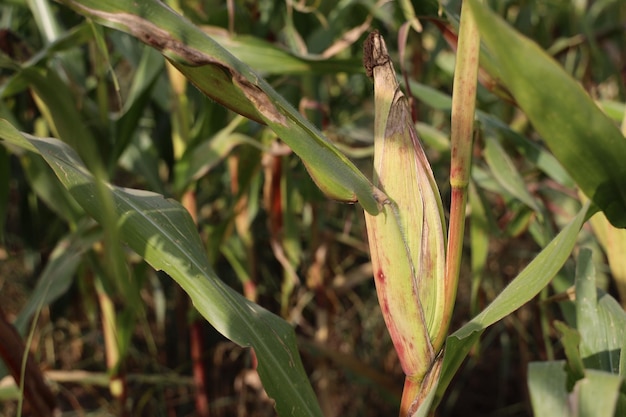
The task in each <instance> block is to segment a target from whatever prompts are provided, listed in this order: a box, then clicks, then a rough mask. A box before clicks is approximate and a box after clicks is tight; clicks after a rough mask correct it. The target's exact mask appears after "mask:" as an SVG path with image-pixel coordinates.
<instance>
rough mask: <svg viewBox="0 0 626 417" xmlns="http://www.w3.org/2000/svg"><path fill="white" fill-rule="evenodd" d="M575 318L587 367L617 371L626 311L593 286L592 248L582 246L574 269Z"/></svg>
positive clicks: (625, 341)
mask: <svg viewBox="0 0 626 417" xmlns="http://www.w3.org/2000/svg"><path fill="white" fill-rule="evenodd" d="M576 322H577V327H578V331H579V332H580V336H581V345H580V353H581V356H582V357H583V361H584V362H585V366H586V367H587V368H593V369H598V370H602V371H607V372H611V373H614V374H618V373H619V372H620V359H623V351H622V349H623V348H624V346H625V345H626V312H624V310H623V309H622V308H621V307H620V305H619V304H618V303H617V301H615V299H614V298H613V297H611V296H609V295H608V294H606V293H604V292H603V291H601V290H599V289H597V288H596V278H595V268H594V266H593V262H592V260H591V251H590V250H588V249H586V250H582V251H581V252H580V255H579V261H578V267H577V269H576Z"/></svg>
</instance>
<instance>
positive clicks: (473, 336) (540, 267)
mask: <svg viewBox="0 0 626 417" xmlns="http://www.w3.org/2000/svg"><path fill="white" fill-rule="evenodd" d="M589 211H590V208H589V203H587V204H586V205H585V206H584V207H583V208H582V209H581V210H580V212H579V213H578V214H577V215H576V217H574V218H573V219H572V221H571V222H570V223H569V224H568V225H567V226H566V227H565V228H564V229H563V230H562V231H561V232H560V233H559V234H558V235H557V236H556V237H555V238H554V239H553V240H552V241H551V242H550V244H548V246H546V247H545V248H544V249H543V250H542V251H541V252H540V253H539V254H538V255H537V256H536V257H535V259H533V261H532V262H531V263H530V264H528V266H526V268H524V270H523V271H522V272H520V274H519V275H518V276H517V277H515V279H513V281H511V283H510V284H509V285H508V286H507V287H506V288H505V289H504V290H502V292H501V293H500V294H499V295H498V297H496V299H495V300H493V302H492V303H491V304H489V305H488V306H487V307H486V308H485V309H484V310H483V311H482V312H481V313H480V314H478V315H477V316H476V317H474V318H473V319H472V320H471V321H469V322H468V323H467V324H465V325H464V326H463V327H461V328H460V329H458V330H457V331H456V332H454V333H453V334H451V335H450V336H448V339H447V341H446V353H445V357H444V363H443V370H442V372H441V379H440V381H439V386H438V389H437V393H438V398H440V396H441V395H442V394H443V391H444V390H445V389H446V387H447V386H448V384H449V383H450V381H451V380H452V377H453V376H454V374H455V373H456V371H457V370H458V368H459V366H461V363H462V362H463V360H464V359H465V356H466V355H467V354H468V353H469V351H470V349H471V348H472V346H473V345H474V343H475V342H476V341H477V340H478V339H479V338H480V335H481V334H482V332H483V331H484V330H485V329H486V328H487V327H489V326H491V325H492V324H494V323H496V322H497V321H499V320H501V319H502V318H504V317H506V316H507V315H509V314H511V313H512V312H513V311H515V310H517V309H518V308H520V307H521V306H522V305H524V304H525V303H527V302H528V301H530V300H531V299H532V298H533V297H534V296H536V295H537V294H538V293H539V292H540V291H541V290H542V289H543V288H544V287H545V286H546V285H548V283H549V282H550V280H551V279H552V278H553V277H554V276H555V275H556V273H557V272H559V270H560V269H561V267H562V266H563V264H564V263H565V261H566V260H567V259H568V258H569V256H570V254H571V252H572V249H573V248H574V245H575V244H576V237H577V235H578V232H579V231H580V228H581V227H582V225H583V223H584V221H585V220H586V219H587V215H588V214H589Z"/></svg>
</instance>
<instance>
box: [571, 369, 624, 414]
mask: <svg viewBox="0 0 626 417" xmlns="http://www.w3.org/2000/svg"><path fill="white" fill-rule="evenodd" d="M621 384H622V378H620V377H619V376H617V375H613V374H610V373H608V372H602V371H596V370H593V369H588V370H587V371H586V373H585V378H584V379H581V380H580V381H578V384H577V387H576V388H577V389H578V393H577V395H575V399H577V400H578V401H577V402H578V407H577V408H578V413H577V414H576V416H577V417H578V416H580V417H605V416H613V415H615V409H616V406H617V399H618V395H619V388H620V385H621ZM574 392H576V391H574Z"/></svg>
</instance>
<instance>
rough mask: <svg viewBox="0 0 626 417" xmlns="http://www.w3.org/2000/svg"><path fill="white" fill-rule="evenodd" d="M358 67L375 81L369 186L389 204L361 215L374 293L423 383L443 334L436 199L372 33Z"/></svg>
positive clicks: (407, 366)
mask: <svg viewBox="0 0 626 417" xmlns="http://www.w3.org/2000/svg"><path fill="white" fill-rule="evenodd" d="M364 63H365V67H366V70H367V72H368V75H370V76H372V77H373V79H374V94H375V106H376V110H375V112H376V115H375V132H374V140H375V143H374V185H375V186H377V187H379V188H380V189H382V190H383V191H384V193H385V194H386V195H387V196H388V197H389V201H387V202H386V204H385V205H384V207H383V211H382V212H381V213H380V214H378V215H376V216H371V215H369V214H367V213H365V220H366V224H367V232H368V237H369V245H370V252H371V257H372V264H373V267H374V279H375V282H376V291H377V293H378V298H379V303H380V306H381V309H382V312H383V316H384V318H385V323H386V325H387V328H388V329H389V333H390V335H391V338H392V340H393V343H394V347H395V348H396V350H397V352H398V356H399V358H400V362H401V364H402V368H403V370H404V372H405V374H406V375H407V377H409V378H411V379H412V380H413V381H421V380H422V379H423V378H424V377H425V376H426V374H427V373H428V372H429V370H430V369H431V368H432V366H433V365H434V363H435V358H436V356H437V354H438V353H439V351H440V350H441V347H442V346H433V345H432V340H433V339H434V337H435V335H436V334H437V333H438V330H439V329H440V327H441V326H442V325H443V326H446V327H447V323H442V322H443V321H444V318H443V315H444V308H443V304H444V302H445V300H444V281H445V280H444V275H445V247H446V242H445V223H444V217H443V210H442V204H441V197H440V195H439V190H438V189H437V185H436V183H435V180H434V177H433V173H432V170H431V168H430V165H429V163H428V161H427V159H426V155H425V154H424V150H423V149H422V147H421V145H420V142H419V139H418V137H417V133H416V131H415V127H414V125H413V122H412V120H411V113H410V110H409V105H408V100H407V98H406V97H405V96H404V94H403V93H402V91H400V88H399V85H398V81H397V79H396V75H395V71H394V69H393V65H392V64H391V61H390V59H389V55H388V54H387V48H386V46H385V43H384V41H383V39H382V37H381V36H380V35H379V34H378V33H377V32H374V33H372V34H371V35H370V36H369V38H368V39H367V41H366V44H365V48H364Z"/></svg>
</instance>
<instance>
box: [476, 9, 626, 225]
mask: <svg viewBox="0 0 626 417" xmlns="http://www.w3.org/2000/svg"><path fill="white" fill-rule="evenodd" d="M467 5H468V7H471V9H472V12H473V14H474V16H475V19H476V21H477V23H478V27H479V30H480V35H481V38H482V39H483V41H484V43H485V45H486V46H487V48H488V52H489V54H490V56H491V58H492V59H493V61H494V62H495V64H496V65H497V68H498V70H499V74H498V75H499V76H500V78H501V80H502V82H503V83H504V85H505V86H506V88H507V89H508V90H509V91H510V92H511V94H512V95H513V97H514V98H515V100H516V102H517V103H518V104H519V106H520V107H521V108H522V109H523V110H524V112H525V113H526V114H527V115H528V117H529V119H530V120H531V122H532V123H533V125H534V126H535V128H536V129H537V131H538V132H539V133H540V134H541V136H542V138H543V140H545V142H546V143H547V144H548V147H549V148H550V150H551V151H552V152H553V153H554V155H555V156H556V157H557V159H558V160H559V161H560V162H561V164H563V167H564V168H565V169H566V170H567V171H568V173H569V174H570V175H571V176H572V178H573V179H574V180H575V181H576V183H577V184H578V185H579V187H580V188H581V190H582V191H583V192H584V193H585V194H586V195H587V196H588V197H590V198H591V199H592V200H593V202H594V203H595V204H596V205H598V206H599V207H600V208H601V209H602V210H603V211H604V212H605V214H606V216H607V218H608V219H609V221H610V222H611V223H612V224H613V225H614V226H616V227H626V186H624V178H626V164H624V161H625V160H626V140H624V137H623V136H622V134H621V133H620V131H619V129H618V128H617V126H616V125H615V124H614V123H613V122H612V121H611V120H610V119H609V118H608V117H607V116H606V114H604V113H603V112H602V111H601V110H600V109H599V108H598V106H597V105H596V104H595V103H594V102H593V100H591V98H590V97H589V96H588V94H587V93H586V92H585V91H584V90H583V88H582V87H581V86H580V84H579V83H578V82H576V81H575V80H573V79H572V78H571V77H570V76H569V75H568V74H567V73H566V72H565V71H564V70H563V69H562V68H561V66H560V65H558V64H557V63H556V62H555V61H554V60H553V59H552V58H551V57H549V56H548V55H547V54H546V53H545V52H544V51H543V50H542V49H541V48H540V47H539V46H538V45H537V44H535V43H534V42H532V41H530V40H529V39H527V38H525V37H523V36H521V35H520V34H518V33H516V32H515V31H514V30H513V29H512V28H511V27H509V26H508V25H507V24H506V22H504V21H503V20H502V19H501V18H500V17H499V16H497V15H496V14H495V13H493V12H491V11H490V10H489V9H488V8H487V7H485V6H483V5H481V3H480V2H479V1H477V0H470V1H468V3H467Z"/></svg>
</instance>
